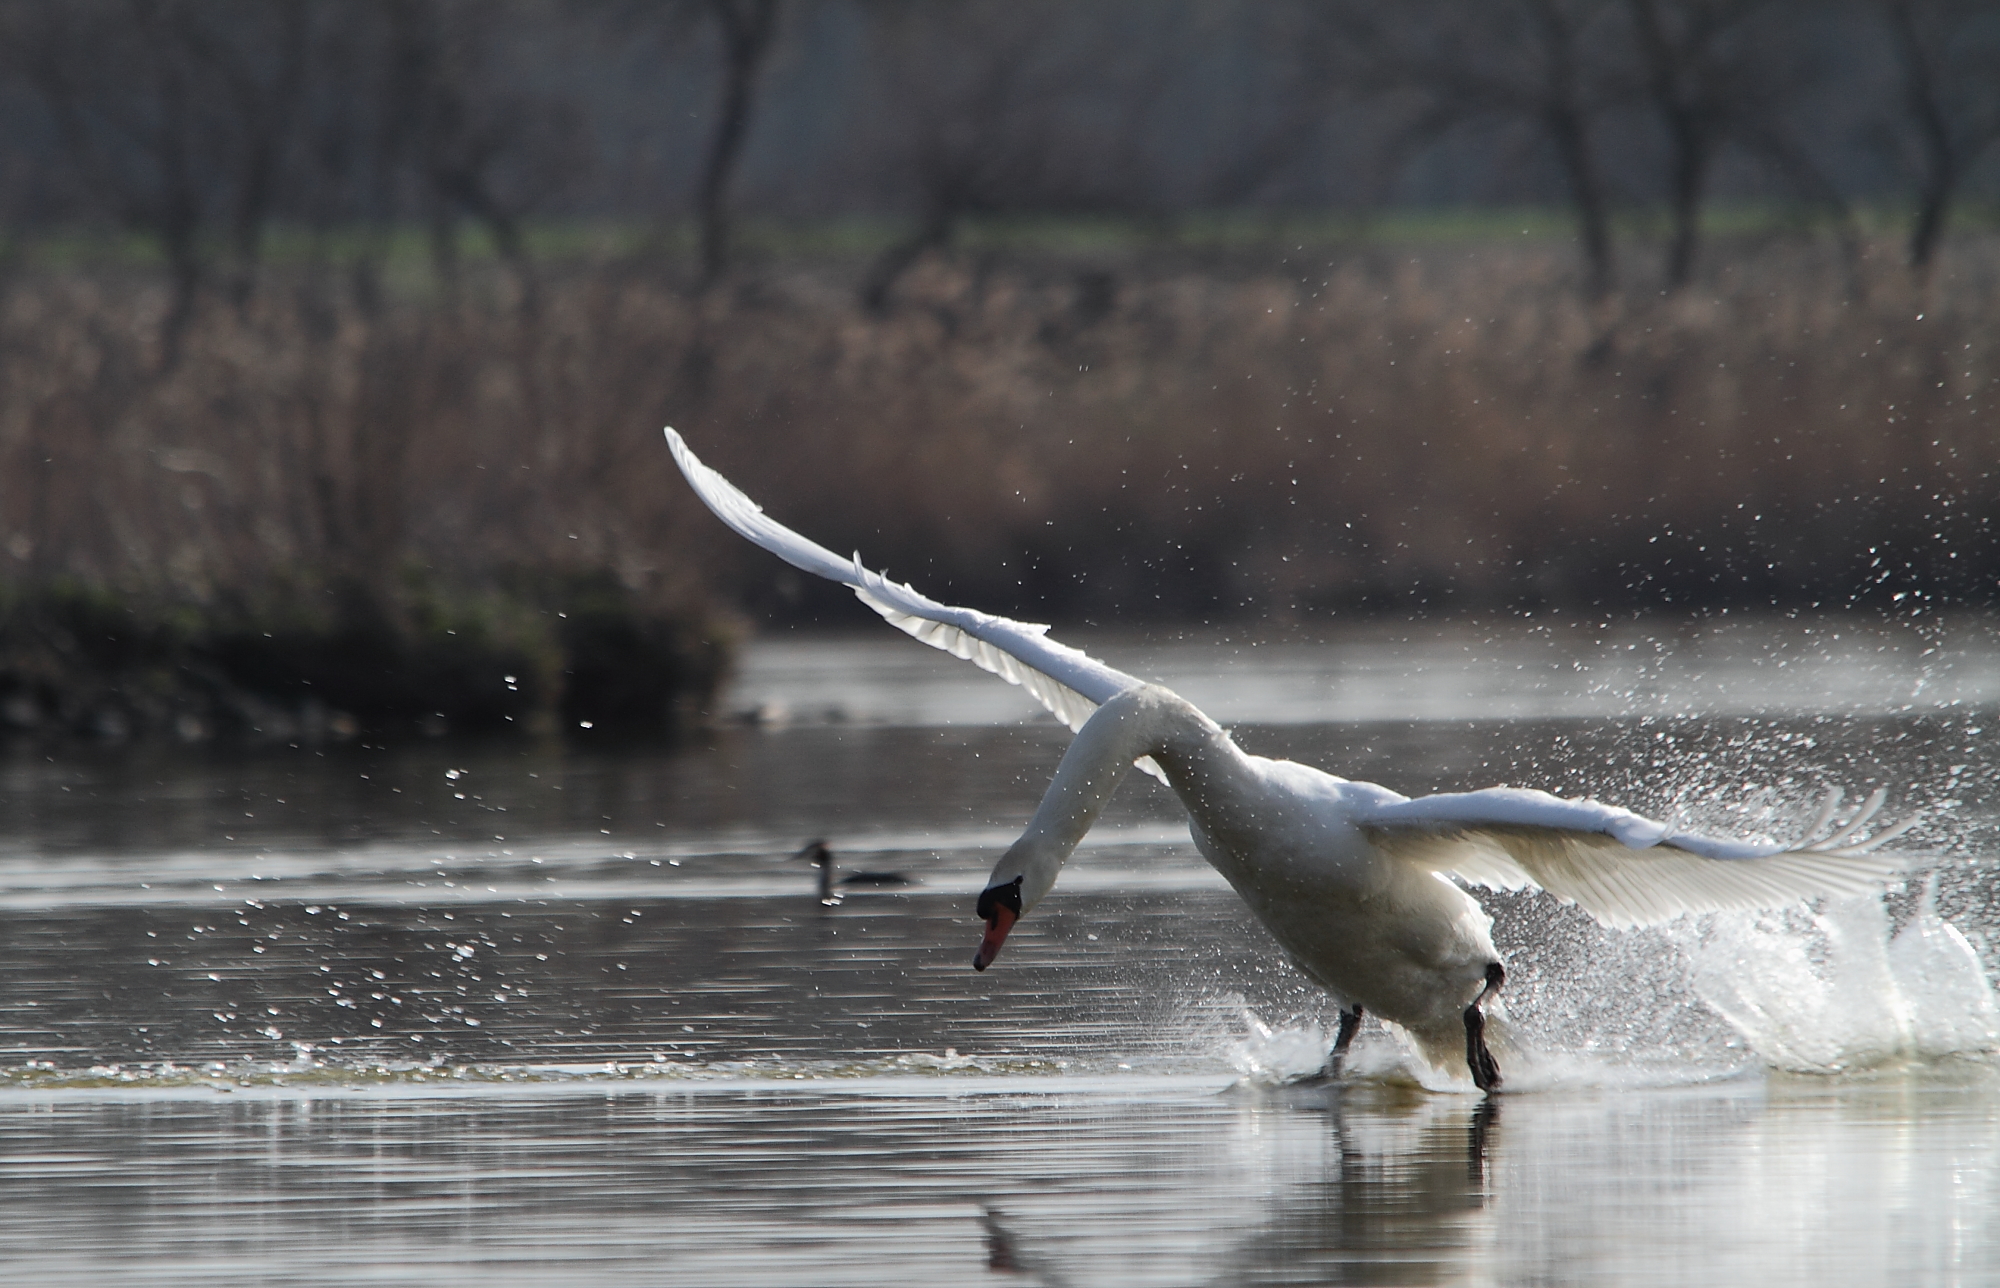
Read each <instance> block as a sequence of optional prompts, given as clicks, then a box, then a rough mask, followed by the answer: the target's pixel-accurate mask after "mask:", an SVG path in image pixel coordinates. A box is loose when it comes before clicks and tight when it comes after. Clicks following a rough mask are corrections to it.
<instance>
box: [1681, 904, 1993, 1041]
mask: <svg viewBox="0 0 2000 1288" xmlns="http://www.w3.org/2000/svg"><path fill="white" fill-rule="evenodd" d="M1936 898H1937V879H1936V877H1935V876H1933V877H1932V878H1931V880H1930V881H1929V882H1928V883H1927V884H1926V886H1925V889H1924V892H1923V895H1922V897H1921V898H1920V899H1919V900H1918V902H1917V907H1916V909H1915V911H1914V913H1913V915H1912V916H1911V917H1910V918H1909V920H1908V921H1906V922H1905V923H1904V925H1903V927H1902V929H1901V930H1900V931H1897V932H1895V933H1894V934H1892V933H1891V929H1892V923H1891V919H1890V916H1889V911H1888V908H1887V906H1886V905H1885V904H1884V902H1883V901H1882V900H1881V899H1879V898H1864V899H1843V900H1833V901H1828V902H1827V903H1826V904H1825V905H1824V906H1823V907H1822V908H1820V909H1819V910H1818V911H1813V910H1809V909H1805V908H1796V909H1788V910H1784V911H1777V912H1765V913H1725V914H1718V915H1717V916H1715V917H1714V918H1713V919H1711V920H1710V921H1709V922H1708V923H1707V925H1706V927H1705V928H1704V929H1703V930H1701V931H1700V932H1699V933H1698V938H1697V939H1695V941H1694V942H1693V943H1691V944H1688V945H1686V948H1687V951H1688V954H1689V957H1690V959H1691V961H1692V963H1693V968H1694V969H1693V975H1692V983H1693V987H1694V991H1695V993H1696V995H1697V996H1699V997H1700V998H1701V1000H1702V1001H1704V1002H1706V1003H1707V1004H1708V1005H1709V1006H1711V1007H1713V1008H1714V1009H1715V1010H1716V1011H1717V1012H1719V1013H1720V1014H1721V1015H1722V1016H1723V1017H1724V1018H1725V1019H1727V1020H1728V1021H1729V1023H1730V1024H1731V1025H1732V1026H1734V1027H1735V1028H1736V1030H1737V1031H1738V1032H1740V1033H1741V1034H1742V1035H1743V1037H1744V1039H1745V1040H1746V1041H1748V1042H1749V1043H1750V1045H1751V1047H1752V1049H1753V1050H1755V1051H1756V1052H1757V1054H1758V1056H1759V1057H1761V1058H1762V1059H1763V1060H1764V1061H1765V1062H1766V1063H1767V1064H1768V1065H1770V1066H1771V1067H1773V1068H1776V1069H1782V1070H1786V1071H1789V1072H1796V1073H1818V1074H1833V1073H1844V1072H1849V1071H1853V1070H1860V1069H1871V1068H1879V1067H1881V1066H1884V1065H1888V1064H1895V1063H1904V1062H1929V1061H1937V1060H1944V1059H1949V1058H1952V1057H1957V1056H1970V1055H1981V1054H1986V1053H1990V1052H1992V1051H1994V1050H1995V1049H1996V1047H2000V1007H1997V1006H1996V1004H1995V999H1994V993H1993V987H1992V984H1991V983H1990V982H1989V981H1988V980H1987V978H1986V972H1985V970H1984V969H1983V968H1982V967H1981V965H1980V961H1979V954H1978V952H1977V951H1976V950H1975V949H1974V948H1973V946H1972V945H1971V944H1970V943H1969V942H1968V941H1967V940H1966V938H1965V936H1964V935H1963V934H1962V933H1960V932H1959V930H1958V928H1957V927H1955V926H1953V925H1951V924H1950V923H1949V922H1947V921H1945V920H1944V919H1943V918H1942V917H1941V916H1939V915H1938V911H1937V906H1936Z"/></svg>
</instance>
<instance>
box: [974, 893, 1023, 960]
mask: <svg viewBox="0 0 2000 1288" xmlns="http://www.w3.org/2000/svg"><path fill="white" fill-rule="evenodd" d="M1019 920H1020V918H1019V917H1018V916H1016V915H1015V914H1014V910H1013V909H1012V908H1009V907H1007V906H1006V905H1005V904H996V905H995V906H994V908H993V912H992V914H991V915H990V916H988V917H987V918H986V933H985V934H984V935H982V936H981V937H980V940H979V951H978V952H976V953H974V954H972V969H974V970H985V969H986V968H987V967H988V966H991V965H992V964H993V959H994V958H995V957H998V956H999V955H1000V945H1002V944H1004V943H1006V942H1007V932H1008V931H1010V930H1012V929H1013V928H1014V923H1015V922H1016V921H1019Z"/></svg>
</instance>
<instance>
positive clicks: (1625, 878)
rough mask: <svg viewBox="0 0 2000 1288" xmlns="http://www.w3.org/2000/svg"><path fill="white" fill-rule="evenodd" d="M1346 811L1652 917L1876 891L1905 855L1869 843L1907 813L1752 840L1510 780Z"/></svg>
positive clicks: (1436, 855)
mask: <svg viewBox="0 0 2000 1288" xmlns="http://www.w3.org/2000/svg"><path fill="white" fill-rule="evenodd" d="M1871 799H1872V798H1871ZM1875 804H1877V805H1879V801H1876V802H1875ZM1870 812H1871V813H1872V810H1871V811H1870ZM1356 821H1357V823H1359V825H1360V826H1361V827H1362V829H1363V830H1364V831H1365V832H1366V833H1367V835H1368V837H1369V839H1370V840H1371V841H1373V842H1374V843H1375V844H1376V845H1377V846H1378V847H1380V848H1381V849H1383V850H1385V851H1386V852H1388V853H1389V854H1391V855H1393V856H1395V857H1398V858H1401V859H1403V860H1405V861H1408V862H1413V863H1416V864H1418V865H1420V866H1423V867H1427V868H1431V869H1433V870H1435V871H1438V872H1444V873H1449V874H1451V875H1453V876H1457V877H1459V878H1460V879H1462V880H1464V881H1467V882H1470V883H1472V884H1474V885H1484V886H1488V887H1491V888H1493V889H1499V890H1519V889H1525V888H1529V887H1535V888H1540V889H1543V890H1546V891H1548V892H1549V893H1550V894H1552V895H1554V896H1555V897H1556V898H1557V899H1560V900H1562V901H1563V902H1565V903H1574V904H1576V905H1577V906H1578V907H1580V908H1582V909H1583V910H1584V911H1585V912H1588V913H1589V914H1590V915H1591V916H1593V917H1595V918H1596V919H1597V920H1599V921H1601V922H1603V923H1604V924H1605V925H1607V926H1613V927H1618V928H1630V927H1635V926H1652V925H1658V924H1660V923H1661V922H1665V921H1671V920H1673V919H1674V918H1675V917H1678V916H1680V915H1682V914H1683V913H1698V912H1720V911H1724V910H1728V909H1754V908H1774V907H1781V906H1783V905H1785V904H1788V903H1795V902H1797V901H1799V900H1801V899H1809V898H1814V897H1816V896H1820V895H1860V894H1874V893H1877V892H1879V891H1880V890H1881V888H1882V885H1883V883H1884V882H1886V881H1888V880H1890V879H1891V878H1893V877H1894V876H1895V875H1896V873H1897V872H1898V871H1900V870H1901V868H1902V867H1903V864H1904V860H1903V859H1902V858H1901V857H1900V856H1897V855H1894V854H1884V853H1881V852H1879V850H1878V849H1877V847H1878V846H1879V845H1880V844H1881V843H1882V842H1883V841H1886V840H1888V839H1890V838H1891V837H1892V836H1893V835H1900V834H1901V833H1902V832H1903V831H1906V830H1908V828H1909V827H1910V826H1912V825H1914V822H1915V820H1910V821H1908V822H1905V823H1904V824H1901V825H1899V826H1898V827H1896V828H1892V829H1887V830H1885V831H1883V832H1880V833H1877V834H1875V835H1874V836H1872V837H1870V836H1863V835H1860V834H1858V833H1855V832H1853V830H1852V825H1850V827H1849V828H1848V829H1847V830H1846V831H1844V832H1837V833H1836V834H1835V836H1834V837H1833V838H1831V839H1832V841H1837V842H1840V844H1839V845H1834V844H1831V843H1830V842H1829V841H1820V842H1818V843H1816V844H1810V845H1792V846H1787V845H1784V844H1781V843H1763V844H1759V843H1752V842H1744V841H1732V840H1724V839H1720V838H1717V837H1710V836H1703V835H1700V834H1698V833H1693V832H1678V831H1674V830H1672V829H1671V828H1670V827H1669V826H1668V825H1667V824H1665V823H1661V822H1658V821H1656V820H1654V819H1649V818H1646V817H1644V816H1642V815H1639V814H1634V813H1632V812H1631V811H1630V810H1626V809H1620V808H1618V807H1617V806H1615V805H1605V804H1601V803H1600V802H1597V801H1583V800H1576V801H1569V800H1563V799H1561V798H1559V797H1555V796H1551V795H1549V794H1548V793H1547V792H1538V791H1532V790H1528V789H1524V788H1509V787H1498V788H1492V789H1489V790H1487V791H1480V792H1459V793H1449V794H1444V795H1438V796H1426V797H1420V798H1418V799H1416V800H1403V801H1395V802H1387V803H1384V804H1381V805H1377V806H1375V807H1374V808H1372V809H1370V810H1369V811H1368V812H1367V813H1366V814H1365V815H1363V816H1362V817H1360V818H1358V819H1357V820H1356ZM1864 821H1865V820H1864Z"/></svg>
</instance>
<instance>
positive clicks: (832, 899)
mask: <svg viewBox="0 0 2000 1288" xmlns="http://www.w3.org/2000/svg"><path fill="white" fill-rule="evenodd" d="M792 857H793V858H795V859H804V860H805V861H806V862H808V863H810V864H812V865H813V866H814V867H816V868H818V869H819V901H820V902H821V903H823V904H825V905H827V906H828V907H829V908H830V907H832V906H833V905H834V904H836V903H839V902H840V899H841V894H840V891H839V890H838V889H836V888H835V887H838V886H850V887H852V886H875V887H885V886H906V885H915V884H916V880H915V879H914V878H912V877H908V876H905V875H903V874H902V873H901V872H850V873H848V874H847V875H846V876H844V877H841V878H840V879H839V880H837V881H836V880H835V879H834V876H833V866H834V865H833V851H832V850H829V849H827V848H826V842H825V841H824V840H823V839H817V838H816V839H814V840H811V841H807V842H806V843H805V848H803V849H801V850H800V851H799V852H798V853H797V854H794V855H793V856H792Z"/></svg>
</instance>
